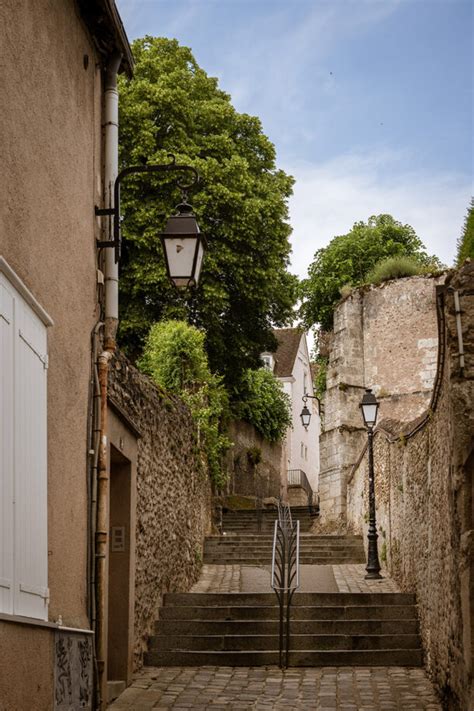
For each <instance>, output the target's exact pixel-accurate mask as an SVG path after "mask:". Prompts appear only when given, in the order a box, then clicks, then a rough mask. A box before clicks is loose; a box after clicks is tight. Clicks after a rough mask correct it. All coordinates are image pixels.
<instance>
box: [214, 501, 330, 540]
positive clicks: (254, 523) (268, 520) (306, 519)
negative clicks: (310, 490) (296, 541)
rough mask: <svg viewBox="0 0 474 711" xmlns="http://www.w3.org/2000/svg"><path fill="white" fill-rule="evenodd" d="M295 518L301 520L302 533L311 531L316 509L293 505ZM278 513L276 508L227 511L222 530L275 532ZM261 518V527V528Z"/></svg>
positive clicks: (230, 531)
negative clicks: (274, 527)
mask: <svg viewBox="0 0 474 711" xmlns="http://www.w3.org/2000/svg"><path fill="white" fill-rule="evenodd" d="M291 515H292V516H293V519H294V520H296V519H298V520H299V522H300V531H301V533H303V532H305V531H310V530H311V526H312V525H313V521H314V520H315V517H316V516H317V515H318V514H317V513H316V510H313V512H310V510H309V507H308V506H292V507H291ZM277 516H278V514H277V511H276V509H274V508H273V509H263V510H261V511H259V512H258V511H257V510H256V509H246V510H239V511H226V512H225V513H224V514H223V517H222V530H223V532H224V533H273V526H274V523H275V519H276V518H277ZM259 519H260V528H259Z"/></svg>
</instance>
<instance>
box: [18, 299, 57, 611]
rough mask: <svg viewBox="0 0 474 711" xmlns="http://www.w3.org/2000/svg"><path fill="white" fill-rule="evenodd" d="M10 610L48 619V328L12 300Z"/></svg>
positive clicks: (30, 312)
mask: <svg viewBox="0 0 474 711" xmlns="http://www.w3.org/2000/svg"><path fill="white" fill-rule="evenodd" d="M14 351H15V361H14V362H15V374H14V389H15V394H14V401H15V402H14V407H15V435H14V437H15V445H14V452H15V454H14V457H15V476H14V499H15V505H14V527H15V553H14V587H15V591H14V611H15V614H17V615H25V616H27V617H35V618H40V619H44V620H47V619H48V598H49V592H48V587H47V586H48V581H47V578H48V520H47V486H48V482H47V458H46V452H47V441H46V422H47V406H46V374H47V370H46V368H47V355H46V354H47V338H46V327H45V325H44V324H43V323H42V321H41V320H40V319H39V318H38V316H37V315H36V314H35V312H34V311H33V309H32V308H31V307H30V306H29V305H28V304H27V303H26V301H24V300H23V299H22V298H21V297H20V296H19V295H17V298H16V299H15V338H14Z"/></svg>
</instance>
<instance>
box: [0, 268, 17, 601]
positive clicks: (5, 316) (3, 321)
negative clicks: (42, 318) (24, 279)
mask: <svg viewBox="0 0 474 711" xmlns="http://www.w3.org/2000/svg"><path fill="white" fill-rule="evenodd" d="M13 318H14V299H13V294H12V292H11V291H10V290H9V289H8V287H7V283H6V280H5V278H4V277H3V275H1V274H0V612H4V613H7V614H12V613H13V422H14V397H13V363H14V355H13V336H14V326H13Z"/></svg>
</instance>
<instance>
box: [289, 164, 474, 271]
mask: <svg viewBox="0 0 474 711" xmlns="http://www.w3.org/2000/svg"><path fill="white" fill-rule="evenodd" d="M402 163H403V156H400V155H399V156H394V155H393V154H392V155H391V154H389V153H386V154H377V155H372V156H370V155H365V156H361V155H348V156H341V157H339V158H337V159H334V160H331V161H329V162H326V163H323V164H321V165H319V166H314V165H308V164H304V163H303V164H301V163H300V164H295V165H292V166H291V165H286V166H284V167H285V170H286V171H287V172H289V173H291V174H292V175H293V176H294V177H295V178H296V185H295V189H294V195H293V197H292V198H291V200H290V219H291V224H292V227H293V235H292V238H291V241H292V244H293V255H292V271H294V272H296V273H297V274H298V275H299V276H302V277H303V276H306V270H307V268H308V266H309V264H310V263H311V262H312V260H313V256H314V253H315V251H316V250H317V249H319V248H320V247H324V246H326V245H327V244H328V242H329V241H330V240H331V239H332V237H334V236H335V235H339V234H346V233H347V232H348V231H349V230H350V228H351V227H352V225H353V224H354V222H357V221H359V220H364V221H366V220H367V218H368V217H370V215H377V214H380V213H389V214H391V215H393V217H394V218H395V219H397V220H399V221H400V222H403V223H408V224H410V225H411V226H412V227H413V228H414V229H415V231H416V233H417V235H418V236H419V237H420V239H421V240H422V241H423V242H424V244H425V246H426V248H427V251H428V252H429V253H432V254H436V255H437V256H438V257H439V258H440V259H441V260H442V261H443V262H444V263H445V264H447V265H451V264H452V263H453V259H454V256H455V251H456V240H457V238H458V236H459V235H460V233H461V230H462V225H463V222H464V216H465V214H466V210H467V207H468V204H469V201H470V196H471V194H472V184H471V181H470V180H469V179H468V177H467V176H465V175H461V174H442V173H441V174H434V173H430V174H425V173H423V172H422V171H420V172H413V171H404V170H403V166H402ZM387 176H388V177H387Z"/></svg>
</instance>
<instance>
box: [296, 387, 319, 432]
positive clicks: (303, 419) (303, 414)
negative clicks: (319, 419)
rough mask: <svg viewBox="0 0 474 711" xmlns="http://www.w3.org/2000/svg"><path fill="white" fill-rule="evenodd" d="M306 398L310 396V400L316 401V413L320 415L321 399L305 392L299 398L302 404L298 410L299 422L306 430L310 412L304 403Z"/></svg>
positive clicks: (309, 420) (306, 400)
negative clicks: (301, 407) (299, 410)
mask: <svg viewBox="0 0 474 711" xmlns="http://www.w3.org/2000/svg"><path fill="white" fill-rule="evenodd" d="M308 398H310V399H311V400H316V401H317V403H318V415H321V400H320V399H319V397H317V396H316V395H306V394H305V395H303V397H302V398H301V399H302V400H303V403H304V405H303V409H302V410H301V412H300V417H301V422H302V423H303V427H304V428H305V429H306V430H307V429H308V427H309V423H310V422H311V412H310V411H309V409H308V406H307V404H306V403H307V402H308Z"/></svg>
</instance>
